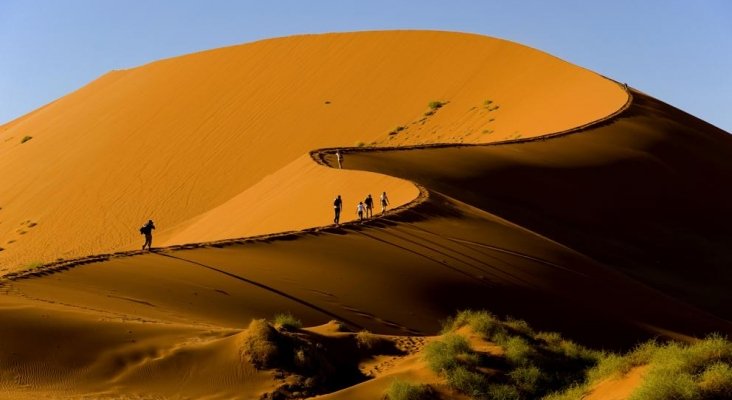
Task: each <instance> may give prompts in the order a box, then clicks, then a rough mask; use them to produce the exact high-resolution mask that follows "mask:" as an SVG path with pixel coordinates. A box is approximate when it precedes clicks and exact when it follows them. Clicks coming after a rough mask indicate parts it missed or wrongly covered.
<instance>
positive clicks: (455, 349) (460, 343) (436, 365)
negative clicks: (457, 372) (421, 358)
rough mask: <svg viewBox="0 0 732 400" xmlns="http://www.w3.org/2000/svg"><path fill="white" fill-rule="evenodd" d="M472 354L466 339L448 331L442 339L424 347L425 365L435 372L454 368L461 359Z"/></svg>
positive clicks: (463, 359)
mask: <svg viewBox="0 0 732 400" xmlns="http://www.w3.org/2000/svg"><path fill="white" fill-rule="evenodd" d="M472 354H473V351H472V350H471V349H470V344H469V343H468V340H467V339H465V337H463V336H461V335H458V334H455V333H449V334H447V335H445V336H444V337H443V338H442V340H436V341H434V342H432V343H430V344H428V345H427V346H426V347H425V360H426V361H427V365H429V367H430V369H432V370H433V371H435V372H437V373H445V372H448V371H450V370H452V369H454V368H456V367H457V366H458V365H459V364H460V362H461V360H462V361H465V360H466V359H469V356H471V355H472Z"/></svg>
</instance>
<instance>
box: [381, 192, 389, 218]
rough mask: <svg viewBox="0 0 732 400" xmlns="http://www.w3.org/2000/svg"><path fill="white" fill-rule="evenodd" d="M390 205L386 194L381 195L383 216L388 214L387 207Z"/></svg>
mask: <svg viewBox="0 0 732 400" xmlns="http://www.w3.org/2000/svg"><path fill="white" fill-rule="evenodd" d="M388 205H389V198H388V197H386V192H384V193H382V194H381V214H382V215H383V214H384V213H385V212H386V206H388Z"/></svg>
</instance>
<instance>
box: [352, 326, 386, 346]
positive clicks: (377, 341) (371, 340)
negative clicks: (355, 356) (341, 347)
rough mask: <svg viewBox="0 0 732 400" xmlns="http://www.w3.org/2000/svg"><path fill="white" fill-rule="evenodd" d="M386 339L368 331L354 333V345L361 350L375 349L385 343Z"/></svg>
mask: <svg viewBox="0 0 732 400" xmlns="http://www.w3.org/2000/svg"><path fill="white" fill-rule="evenodd" d="M386 342H387V340H386V339H384V338H382V337H379V336H377V335H374V334H373V333H371V332H369V331H361V332H358V333H357V334H356V345H357V346H358V348H359V349H362V350H367V351H371V350H375V349H379V348H382V347H384V346H385V345H386Z"/></svg>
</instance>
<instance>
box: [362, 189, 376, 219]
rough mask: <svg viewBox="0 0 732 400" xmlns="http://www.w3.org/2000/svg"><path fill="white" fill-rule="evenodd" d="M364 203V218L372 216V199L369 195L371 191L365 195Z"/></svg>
mask: <svg viewBox="0 0 732 400" xmlns="http://www.w3.org/2000/svg"><path fill="white" fill-rule="evenodd" d="M363 202H364V203H365V204H366V218H373V217H374V199H373V197H371V193H369V195H368V196H366V200H364V201H363Z"/></svg>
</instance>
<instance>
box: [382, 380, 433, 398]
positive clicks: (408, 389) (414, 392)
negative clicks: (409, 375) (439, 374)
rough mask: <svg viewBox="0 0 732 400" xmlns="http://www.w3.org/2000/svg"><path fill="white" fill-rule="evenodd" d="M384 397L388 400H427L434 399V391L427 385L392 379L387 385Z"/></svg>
mask: <svg viewBox="0 0 732 400" xmlns="http://www.w3.org/2000/svg"><path fill="white" fill-rule="evenodd" d="M386 397H387V398H388V399H389V400H428V399H433V398H434V390H432V388H431V387H430V386H429V385H421V384H413V383H409V382H406V381H403V380H401V379H394V380H393V381H392V382H391V385H389V389H388V390H387V392H386Z"/></svg>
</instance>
